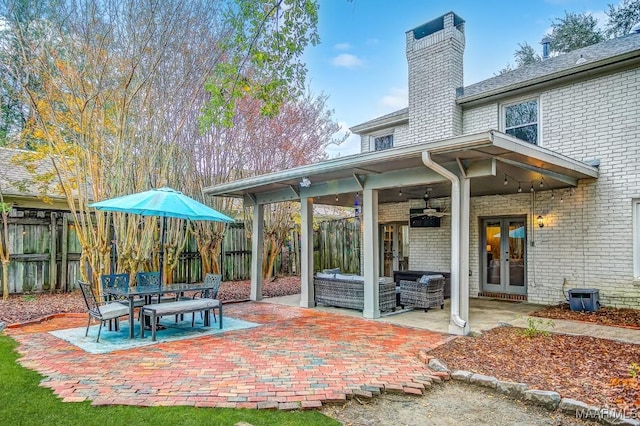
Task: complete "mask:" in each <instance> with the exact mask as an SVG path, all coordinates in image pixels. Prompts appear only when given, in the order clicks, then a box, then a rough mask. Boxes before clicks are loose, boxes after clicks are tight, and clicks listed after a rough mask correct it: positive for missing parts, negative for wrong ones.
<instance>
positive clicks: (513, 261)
mask: <svg viewBox="0 0 640 426" xmlns="http://www.w3.org/2000/svg"><path fill="white" fill-rule="evenodd" d="M525 230H526V228H525V226H524V222H523V221H509V285H511V286H518V287H522V286H524V249H525V246H524V245H525V236H526V235H525Z"/></svg>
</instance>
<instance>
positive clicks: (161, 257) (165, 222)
mask: <svg viewBox="0 0 640 426" xmlns="http://www.w3.org/2000/svg"><path fill="white" fill-rule="evenodd" d="M166 228H167V217H166V216H163V217H162V229H161V230H160V287H162V278H163V277H164V234H165V230H166Z"/></svg>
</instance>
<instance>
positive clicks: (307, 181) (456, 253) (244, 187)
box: [205, 130, 598, 334]
mask: <svg viewBox="0 0 640 426" xmlns="http://www.w3.org/2000/svg"><path fill="white" fill-rule="evenodd" d="M597 177H598V169H597V167H596V165H594V164H586V163H584V162H581V161H577V160H574V159H571V158H568V157H566V156H563V155H560V154H557V153H554V152H552V151H549V150H547V149H544V148H542V147H539V146H536V145H532V144H530V143H527V142H524V141H521V140H518V139H516V138H513V137H511V136H508V135H505V134H502V133H499V132H496V131H492V130H491V131H487V132H483V133H478V134H472V135H464V136H458V137H454V138H448V139H443V140H439V141H435V142H428V143H418V144H411V145H406V146H401V147H397V148H391V149H387V150H383V151H376V152H367V153H362V154H359V155H353V156H348V157H344V158H336V159H332V160H328V161H324V162H321V163H316V164H309V165H306V166H301V167H297V168H293V169H289V170H284V171H281V172H276V173H270V174H266V175H261V176H255V177H252V178H248V179H243V180H239V181H234V182H230V183H226V184H221V185H216V186H212V187H209V188H205V193H206V194H208V195H211V196H230V197H238V198H242V199H243V201H244V203H245V206H253V210H254V216H253V229H254V230H255V231H256V232H254V235H255V237H254V238H253V240H252V274H251V276H252V288H251V299H252V300H261V298H262V277H261V273H260V271H261V264H262V246H263V238H262V235H263V233H262V232H261V231H262V229H263V218H264V205H265V204H269V203H277V202H283V201H299V202H300V203H301V223H302V226H301V228H302V229H301V252H302V253H301V259H302V262H301V265H302V266H301V287H302V289H301V300H300V306H302V307H314V306H315V296H314V286H313V274H314V266H313V241H312V235H313V234H312V223H313V203H314V202H317V203H319V204H329V205H339V206H348V207H356V209H357V210H360V212H359V214H361V217H362V227H363V230H362V247H361V258H362V259H363V260H362V262H361V263H362V271H361V274H362V275H363V276H364V309H363V311H362V315H363V316H364V317H366V318H379V317H380V315H381V313H380V309H379V307H378V306H379V304H378V302H379V289H378V285H377V281H378V277H379V275H381V251H380V229H379V223H380V220H379V209H380V206H381V205H388V204H394V203H402V202H406V201H407V199H409V198H411V197H412V198H414V199H415V198H419V197H416V196H415V195H412V194H422V193H424V191H425V188H426V187H429V188H430V192H431V194H430V196H431V197H432V198H436V199H439V198H446V199H448V202H449V208H448V211H447V215H448V217H449V218H450V226H449V232H450V234H449V235H450V237H449V241H448V243H449V246H450V258H449V262H448V263H449V267H450V269H449V272H450V282H451V301H450V307H449V309H448V316H449V325H448V331H449V332H450V333H452V334H467V333H468V332H469V331H470V324H469V275H470V271H471V269H470V266H469V264H470V262H469V260H470V251H471V250H475V248H471V247H470V231H469V229H470V224H471V223H472V221H474V220H477V219H478V217H471V215H470V200H471V198H472V197H482V196H488V195H509V194H515V193H518V192H522V191H530V192H531V193H532V194H533V193H534V191H539V190H544V191H552V190H558V189H561V188H568V187H576V186H577V185H578V181H579V180H581V179H594V178H597ZM534 182H535V183H536V184H538V182H541V183H540V185H541V186H542V187H540V186H538V185H537V186H536V187H535V188H534V185H533V184H534ZM523 183H527V184H530V188H527V187H526V186H525V187H524V188H523V186H524V185H523ZM534 214H535V212H534V209H533V208H532V214H531V215H529V216H530V217H529V218H528V220H530V221H531V222H533V221H534V216H533V215H534ZM405 218H406V221H407V222H409V220H410V212H409V211H406V216H405ZM531 229H534V227H533V223H531ZM478 249H479V250H480V248H478Z"/></svg>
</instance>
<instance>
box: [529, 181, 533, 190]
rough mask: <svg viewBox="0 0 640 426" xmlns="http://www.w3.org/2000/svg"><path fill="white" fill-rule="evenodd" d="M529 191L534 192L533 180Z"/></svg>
mask: <svg viewBox="0 0 640 426" xmlns="http://www.w3.org/2000/svg"><path fill="white" fill-rule="evenodd" d="M529 192H533V182H531V189H530V190H529Z"/></svg>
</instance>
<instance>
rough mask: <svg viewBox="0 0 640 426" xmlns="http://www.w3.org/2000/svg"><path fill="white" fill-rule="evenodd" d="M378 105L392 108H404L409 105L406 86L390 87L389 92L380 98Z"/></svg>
mask: <svg viewBox="0 0 640 426" xmlns="http://www.w3.org/2000/svg"><path fill="white" fill-rule="evenodd" d="M380 105H382V106H383V107H385V108H389V109H392V110H396V109H400V108H405V107H406V106H407V105H409V94H408V92H407V89H406V88H403V89H401V88H399V87H392V88H391V89H390V90H389V93H387V94H386V95H384V96H383V97H382V99H380Z"/></svg>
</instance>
